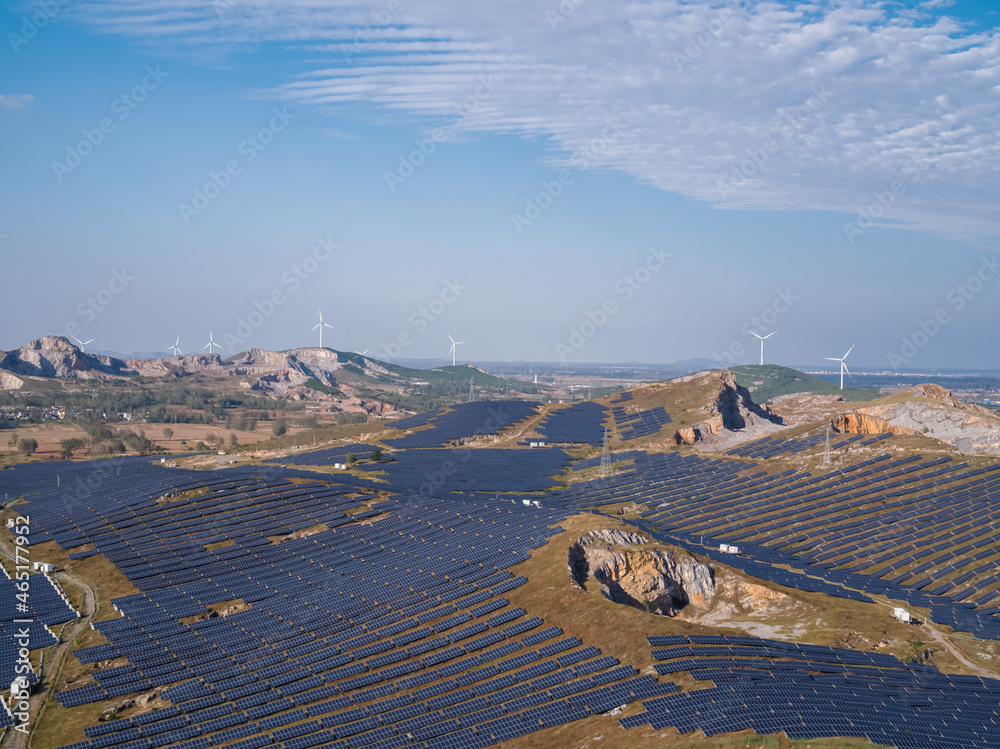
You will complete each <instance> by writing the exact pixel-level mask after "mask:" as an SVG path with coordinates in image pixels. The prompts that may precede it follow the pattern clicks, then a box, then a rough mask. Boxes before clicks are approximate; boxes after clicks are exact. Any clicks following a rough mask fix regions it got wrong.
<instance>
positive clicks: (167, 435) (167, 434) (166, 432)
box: [163, 427, 174, 440]
mask: <svg viewBox="0 0 1000 749" xmlns="http://www.w3.org/2000/svg"><path fill="white" fill-rule="evenodd" d="M173 436H174V430H173V429H171V428H170V427H167V428H166V429H164V430H163V439H165V440H168V439H170V438H171V437H173Z"/></svg>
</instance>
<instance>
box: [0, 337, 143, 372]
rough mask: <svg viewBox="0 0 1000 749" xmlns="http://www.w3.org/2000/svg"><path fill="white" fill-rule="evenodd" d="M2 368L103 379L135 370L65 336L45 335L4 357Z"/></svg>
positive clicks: (11, 370) (1, 361)
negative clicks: (85, 349) (90, 350)
mask: <svg viewBox="0 0 1000 749" xmlns="http://www.w3.org/2000/svg"><path fill="white" fill-rule="evenodd" d="M0 369H3V370H6V371H8V372H12V373H13V374H15V375H20V376H23V377H66V378H73V379H102V378H105V377H120V376H122V375H128V374H135V372H134V371H132V370H130V369H129V368H128V365H127V364H126V363H125V362H124V361H122V360H121V359H115V358H114V357H111V356H102V355H96V354H87V353H84V352H83V351H80V349H78V348H77V347H76V346H74V345H73V344H72V343H70V341H69V339H68V338H66V337H65V336H50V335H47V336H43V337H41V338H39V339H38V340H36V341H32V342H31V343H27V344H25V345H24V346H21V347H20V348H16V349H14V350H13V351H8V352H6V354H5V355H4V357H3V359H0Z"/></svg>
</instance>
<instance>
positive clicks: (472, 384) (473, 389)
mask: <svg viewBox="0 0 1000 749" xmlns="http://www.w3.org/2000/svg"><path fill="white" fill-rule="evenodd" d="M475 399H476V384H475V379H474V378H473V377H472V376H471V375H470V377H469V403H472V401H474V400H475Z"/></svg>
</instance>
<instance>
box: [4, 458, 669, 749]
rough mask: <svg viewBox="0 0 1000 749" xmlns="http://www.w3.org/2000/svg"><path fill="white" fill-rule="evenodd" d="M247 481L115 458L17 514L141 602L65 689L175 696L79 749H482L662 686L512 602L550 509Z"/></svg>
mask: <svg viewBox="0 0 1000 749" xmlns="http://www.w3.org/2000/svg"><path fill="white" fill-rule="evenodd" d="M417 452H419V453H420V454H424V453H427V452H430V451H423V450H421V451H417ZM453 452H454V451H453ZM476 452H480V451H476ZM517 452H520V453H523V454H526V455H532V454H535V453H533V452H531V451H517ZM61 470H64V471H66V472H72V471H73V470H80V469H74V468H72V467H70V466H65V465H64V466H63V467H62V469H61ZM258 470H259V469H258ZM90 471H91V472H93V467H90ZM40 473H41V471H40V469H32V470H31V471H29V472H28V474H31V476H30V477H29V476H28V475H27V474H21V475H19V476H18V480H19V481H20V482H21V484H22V485H25V486H27V485H30V484H33V483H34V481H35V480H36V479H39V478H40V476H39V474H40ZM253 473H254V469H235V470H220V471H213V472H209V473H205V472H186V471H181V470H165V469H159V468H157V467H154V466H149V465H145V464H128V463H126V464H124V468H123V469H122V471H121V474H119V473H118V472H117V468H116V469H115V470H114V471H111V472H105V473H104V474H102V475H103V476H104V478H103V480H104V482H105V483H104V484H103V485H102V487H101V491H95V492H93V493H91V494H90V495H89V496H86V497H81V498H80V500H79V503H66V502H65V501H64V497H62V496H60V495H59V494H58V492H56V491H45V490H42V491H39V490H38V489H37V488H36V490H35V491H34V492H32V493H31V494H30V495H29V496H28V498H27V502H26V503H25V504H24V505H22V506H21V509H22V511H23V512H25V513H27V514H31V515H32V517H33V518H35V517H37V518H39V519H40V520H39V521H37V522H38V523H39V524H40V525H41V526H42V528H43V529H44V530H41V529H39V530H38V531H37V532H35V531H33V532H32V534H31V535H32V539H33V540H34V541H35V542H36V543H37V542H41V541H43V540H48V539H55V540H57V541H59V542H60V543H61V544H63V545H64V546H67V547H69V548H73V547H77V546H81V545H85V544H92V545H93V546H94V547H95V548H96V549H97V550H98V551H99V552H100V553H101V554H103V555H104V556H106V557H107V558H108V559H109V560H110V561H112V562H114V564H115V565H116V566H117V568H118V569H119V570H120V571H121V572H122V574H124V575H125V577H126V578H128V580H129V581H130V582H131V583H132V584H133V585H134V586H135V587H136V588H137V589H138V590H139V591H140V592H138V593H135V594H133V595H129V596H123V597H119V598H115V599H113V601H112V603H113V604H114V606H115V608H116V609H117V610H118V612H120V614H121V616H120V617H119V618H112V619H108V620H103V621H99V622H96V623H94V625H93V626H94V627H95V628H96V629H97V630H99V631H100V633H101V634H102V635H103V637H104V639H105V640H106V642H104V643H102V644H99V645H94V646H91V647H87V648H82V649H77V650H75V651H74V655H75V656H76V657H77V658H78V659H79V660H80V661H82V662H83V663H97V662H99V661H115V662H116V665H114V666H113V667H104V668H99V669H97V670H96V671H95V672H94V674H93V680H92V681H91V682H90V683H84V684H81V685H77V686H74V687H73V688H70V689H66V690H64V691H62V692H60V693H58V694H57V695H56V698H57V699H58V700H59V701H60V702H61V704H63V705H64V706H65V707H72V706H76V705H81V704H86V703H90V702H96V701H101V700H105V699H112V698H118V697H121V696H123V695H127V694H133V693H137V692H144V691H148V690H151V689H154V688H156V689H159V690H160V696H161V698H163V699H165V700H167V701H169V702H170V703H171V707H169V708H167V709H165V710H158V711H156V712H154V713H148V714H144V715H138V716H135V717H133V718H126V719H122V720H117V721H111V722H107V723H101V724H98V725H94V726H90V727H88V728H87V729H86V731H85V734H86V740H85V741H82V742H78V743H76V744H73V745H72V746H73V747H74V749H102V748H103V747H122V748H126V747H127V749H134V748H138V747H141V748H142V749H151V748H152V747H160V746H164V747H176V748H177V749H180V748H181V747H183V748H184V749H192V747H199V748H200V749H205V747H208V746H210V745H217V744H220V743H229V744H230V745H231V746H240V747H251V746H253V747H258V746H260V747H262V746H269V745H271V744H279V745H280V746H283V747H287V748H288V749H305V748H306V747H310V746H315V745H318V744H324V745H330V746H344V747H354V746H368V745H370V746H409V745H419V746H427V747H432V746H433V747H438V746H440V747H446V746H449V747H450V746H454V747H459V746H472V745H481V746H487V745H492V744H495V743H499V742H502V741H505V740H508V739H510V738H512V737H515V736H520V735H525V734H528V733H532V732H534V731H539V730H543V729H544V728H546V727H547V726H553V725H558V724H560V723H564V722H568V721H570V720H576V719H578V718H581V717H585V716H587V715H590V714H592V713H595V712H603V711H606V710H608V709H610V708H612V707H616V706H618V705H621V704H623V703H625V702H630V701H633V700H636V699H640V698H644V697H653V696H657V695H662V694H667V693H669V692H672V691H674V690H675V687H673V685H669V684H668V685H662V684H659V683H658V682H657V680H656V679H655V677H652V676H639V675H638V674H637V672H636V671H635V669H634V668H632V667H631V666H623V665H621V664H619V663H618V661H617V660H616V659H614V658H613V657H608V656H604V655H602V654H601V653H600V651H599V650H597V649H596V648H593V647H587V646H586V645H585V644H584V643H582V642H580V640H579V639H577V638H575V637H572V636H567V635H566V634H565V633H563V632H562V630H560V629H559V628H558V627H551V626H546V625H545V623H544V622H543V621H542V620H541V619H539V618H537V617H533V616H531V615H530V613H529V612H527V611H525V610H524V609H523V608H520V607H518V606H515V605H513V604H511V603H510V602H509V600H508V598H507V597H506V594H508V593H509V592H510V591H511V590H514V589H516V588H518V587H519V586H521V585H523V584H524V583H525V582H526V580H525V579H524V578H523V577H515V576H514V575H512V574H511V572H510V571H508V569H507V568H508V567H509V566H511V565H512V564H514V563H516V562H517V561H520V560H522V559H524V558H525V557H526V555H527V552H528V551H530V550H531V549H533V548H537V547H539V546H541V545H542V544H544V543H546V540H547V538H548V537H550V536H551V535H553V534H556V533H560V532H562V529H561V528H560V527H559V526H558V522H559V521H560V520H561V519H562V518H563V513H562V512H561V510H559V509H542V508H535V507H526V506H524V505H522V504H520V503H513V502H509V501H501V502H496V501H492V502H487V501H480V500H479V499H478V498H477V495H474V494H466V495H463V499H462V501H461V502H452V501H448V502H442V501H439V500H429V501H423V500H420V499H418V498H416V497H412V496H410V497H395V498H392V499H388V500H381V501H380V500H378V497H377V495H375V494H373V493H371V492H370V491H369V490H370V488H371V484H370V482H365V481H364V480H363V479H358V478H357V477H353V476H343V477H342V476H341V475H339V474H334V475H325V476H324V479H325V483H321V482H319V481H309V480H306V481H302V480H301V479H302V478H307V479H308V478H312V477H315V476H319V475H320V474H310V473H308V472H302V471H295V472H288V471H285V470H284V469H280V470H275V469H267V470H264V471H263V473H264V474H265V475H260V476H255V475H251V474H253ZM292 477H295V478H297V479H299V480H298V481H297V482H294V483H293V482H291V481H289V478H292ZM3 478H6V477H3ZM42 485H43V486H46V483H45V482H44V481H42ZM194 489H199V490H201V492H193V491H191V490H194ZM179 492H183V493H185V496H184V497H183V498H178V497H177V496H176V495H177V493H179ZM364 507H371V509H370V510H362V508H364ZM352 512H353V514H351V513H352ZM360 520H364V521H365V522H364V524H362V523H360V522H359V521H360ZM305 528H310V529H311V531H313V532H311V534H310V535H307V536H304V537H290V534H292V533H294V532H295V531H296V530H302V529H305ZM279 540H280V543H279V542H277V541H279ZM216 606H222V607H225V608H226V610H227V613H226V614H225V615H223V616H218V615H214V616H212V615H208V612H209V610H210V607H216ZM117 663H124V664H125V665H117ZM232 742H236V743H232Z"/></svg>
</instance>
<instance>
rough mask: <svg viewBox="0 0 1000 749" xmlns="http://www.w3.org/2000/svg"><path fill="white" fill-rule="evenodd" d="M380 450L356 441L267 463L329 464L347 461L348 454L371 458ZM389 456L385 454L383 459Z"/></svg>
mask: <svg viewBox="0 0 1000 749" xmlns="http://www.w3.org/2000/svg"><path fill="white" fill-rule="evenodd" d="M375 450H378V447H376V446H375V445H362V444H359V443H357V442H355V443H354V444H352V445H341V446H339V447H329V448H326V449H325V450H313V451H312V452H307V453H298V454H296V455H288V456H285V457H281V458H271V459H269V460H265V461H264V462H265V463H280V464H282V465H290V466H328V465H332V464H333V463H346V462H347V456H348V455H350V454H351V453H353V454H354V456H355V457H356V458H358V459H359V460H362V459H366V458H370V457H371V454H372V453H373V452H374V451H375ZM387 458H388V456H384V457H383V460H385V459H387Z"/></svg>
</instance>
